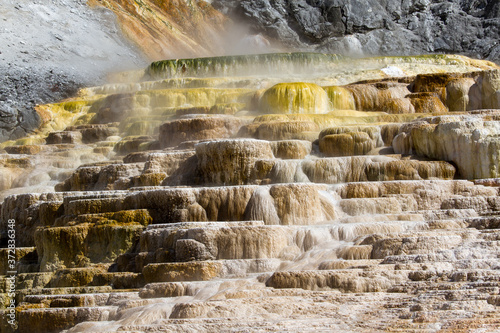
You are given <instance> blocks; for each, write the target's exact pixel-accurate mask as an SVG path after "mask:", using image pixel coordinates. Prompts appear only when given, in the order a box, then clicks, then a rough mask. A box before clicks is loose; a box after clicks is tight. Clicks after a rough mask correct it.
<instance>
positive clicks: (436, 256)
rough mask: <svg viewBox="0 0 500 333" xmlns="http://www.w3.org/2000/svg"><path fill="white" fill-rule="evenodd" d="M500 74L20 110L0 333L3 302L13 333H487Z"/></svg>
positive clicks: (495, 303) (95, 95)
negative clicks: (34, 116) (27, 116)
mask: <svg viewBox="0 0 500 333" xmlns="http://www.w3.org/2000/svg"><path fill="white" fill-rule="evenodd" d="M186 43H187V44H188V43H189V41H186ZM187 46H188V45H187ZM187 46H186V47H187ZM387 68H391V71H392V72H396V73H398V74H401V73H403V74H404V75H399V76H391V75H389V74H387V72H388V71H387V70H386V69H387ZM270 69H273V70H272V71H271V70H270ZM499 73H500V68H499V67H498V66H497V65H495V64H494V63H491V62H487V61H479V60H473V59H470V58H466V57H464V56H453V55H450V56H415V57H379V58H366V59H349V58H344V57H340V56H336V55H330V54H312V53H284V54H265V55H249V56H234V57H231V56H227V57H215V58H199V59H185V60H182V59H180V60H179V59H178V60H169V61H162V62H156V63H153V64H151V65H150V66H149V67H148V68H146V69H145V70H144V71H142V72H140V73H139V74H138V72H135V73H134V75H126V74H124V75H122V76H121V77H122V80H121V82H119V83H111V84H107V85H103V86H98V87H92V88H85V89H82V90H80V92H79V95H78V96H76V97H74V98H72V99H69V100H65V101H61V102H59V103H54V104H46V105H40V106H38V108H37V110H38V112H39V114H40V115H41V116H42V118H43V119H44V121H43V124H42V126H41V127H40V129H39V130H38V132H37V133H36V134H34V135H31V136H29V137H25V138H22V139H19V140H13V141H7V142H4V143H3V144H2V145H1V147H2V149H3V150H2V153H1V154H0V170H1V173H0V198H1V200H2V203H1V206H0V207H1V218H2V220H1V221H2V222H1V223H2V234H1V242H2V245H3V247H4V248H3V249H1V250H0V252H1V253H2V256H1V260H0V273H1V274H5V275H2V276H1V277H0V282H1V285H2V293H1V294H0V304H1V306H2V307H3V308H4V309H5V310H3V312H2V314H1V319H2V320H1V324H0V331H1V332H14V329H13V326H12V325H10V324H9V323H8V320H9V316H8V315H9V313H10V310H9V309H8V308H9V305H10V304H11V303H10V302H11V299H12V300H13V301H15V309H14V310H13V311H14V313H15V317H16V320H17V324H18V326H17V327H18V331H17V332H29V333H48V332H67V333H74V332H240V331H241V332H263V331H283V332H317V331H322V332H326V331H328V332H380V331H386V332H396V331H397V332H494V331H498V329H499V327H500V308H499V306H500V261H499V258H500V245H499V244H500V243H499V242H500V232H499V228H500V196H499V185H500V180H499V179H500V99H499V98H498V96H500V81H499V80H498V77H499V75H500V74H499ZM137 76H140V77H139V79H138V80H134V81H126V80H125V81H124V80H123V78H127V77H128V78H132V77H137ZM10 221H15V227H14V228H15V233H16V247H17V248H16V251H15V260H16V261H15V266H9V264H10V263H11V262H10V261H8V252H9V249H8V244H9V243H8V240H9V235H10V234H9V233H8V230H9V228H10V226H11V225H12V222H10ZM12 271H16V272H17V273H16V275H15V295H14V297H12V296H13V295H12V294H9V290H10V281H11V280H9V277H10V275H11V274H13V273H12Z"/></svg>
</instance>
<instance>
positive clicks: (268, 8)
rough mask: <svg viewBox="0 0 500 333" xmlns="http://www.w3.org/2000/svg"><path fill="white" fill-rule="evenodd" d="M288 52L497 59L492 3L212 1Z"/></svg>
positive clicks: (497, 12) (499, 11)
mask: <svg viewBox="0 0 500 333" xmlns="http://www.w3.org/2000/svg"><path fill="white" fill-rule="evenodd" d="M212 4H213V6H214V7H215V8H217V9H219V10H220V11H222V12H223V13H226V14H227V15H230V16H232V17H236V18H237V19H238V22H245V23H246V24H247V25H248V26H249V27H250V29H251V31H252V32H254V33H262V34H264V35H265V36H266V37H269V38H270V39H273V40H275V41H278V42H281V43H284V44H285V45H286V46H289V47H290V48H303V49H314V50H317V51H323V52H332V53H345V54H349V55H377V54H383V55H409V54H422V53H461V54H465V55H468V56H472V57H478V58H487V59H490V60H493V61H498V60H500V44H499V43H498V41H499V39H500V29H499V27H500V4H499V3H498V1H496V0H477V1H464V0H446V1H437V0H403V1H400V0H386V1H376V0H349V1H347V0H299V1H291V0H284V1H277V0H260V1H248V0H243V1H234V0H215V1H213V2H212Z"/></svg>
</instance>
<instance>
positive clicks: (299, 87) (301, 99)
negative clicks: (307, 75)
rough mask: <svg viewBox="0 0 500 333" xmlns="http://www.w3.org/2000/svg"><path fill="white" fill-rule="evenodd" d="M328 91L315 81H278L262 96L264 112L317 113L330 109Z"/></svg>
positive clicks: (261, 101) (260, 105) (260, 108)
mask: <svg viewBox="0 0 500 333" xmlns="http://www.w3.org/2000/svg"><path fill="white" fill-rule="evenodd" d="M329 106H330V103H329V100H328V95H327V93H326V91H325V90H324V89H323V88H321V87H320V86H318V85H316V84H314V83H304V82H295V83H278V84H276V85H274V86H273V87H271V88H269V89H268V90H266V92H265V93H264V95H262V97H261V98H260V102H259V111H260V112H262V113H281V114H292V113H301V114H307V113H313V114H315V113H317V114H322V113H326V112H328V111H329Z"/></svg>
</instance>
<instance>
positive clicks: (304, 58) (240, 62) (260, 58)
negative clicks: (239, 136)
mask: <svg viewBox="0 0 500 333" xmlns="http://www.w3.org/2000/svg"><path fill="white" fill-rule="evenodd" d="M340 59H342V57H341V56H339V55H336V54H324V53H306V52H304V53H302V52H297V53H268V54H252V55H240V56H222V57H209V58H194V59H172V60H162V61H156V62H153V63H152V64H151V65H149V67H148V68H147V69H146V75H145V78H146V79H156V80H157V79H161V78H175V77H193V76H194V77H212V76H238V75H259V74H268V73H280V74H294V73H296V74H300V73H304V74H307V73H310V71H311V69H312V68H316V69H320V68H323V69H325V68H326V67H328V66H329V65H332V64H337V63H338V62H339V60H340Z"/></svg>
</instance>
